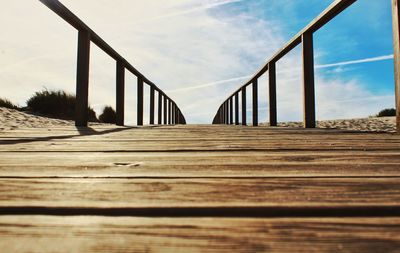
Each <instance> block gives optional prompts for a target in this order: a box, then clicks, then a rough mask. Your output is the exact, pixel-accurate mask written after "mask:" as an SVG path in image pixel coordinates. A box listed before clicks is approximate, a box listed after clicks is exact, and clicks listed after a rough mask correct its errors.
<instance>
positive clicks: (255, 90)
mask: <svg viewBox="0 0 400 253" xmlns="http://www.w3.org/2000/svg"><path fill="white" fill-rule="evenodd" d="M252 87H253V94H252V95H253V99H252V102H253V109H252V112H253V126H258V80H257V79H255V80H254V81H253V85H252Z"/></svg>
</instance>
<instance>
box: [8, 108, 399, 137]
mask: <svg viewBox="0 0 400 253" xmlns="http://www.w3.org/2000/svg"><path fill="white" fill-rule="evenodd" d="M73 125H74V122H73V121H71V120H60V119H52V118H46V117H41V116H37V115H33V114H29V113H25V112H20V111H17V110H13V109H7V108H3V107H0V131H2V130H12V129H17V128H27V127H28V128H30V127H32V128H39V127H47V128H48V127H54V126H73ZM90 125H101V124H99V123H90ZM261 125H268V124H261ZM279 126H282V127H289V126H290V127H302V123H301V122H286V123H279ZM318 127H319V128H337V129H344V130H356V131H373V132H395V131H396V121H395V117H382V118H376V117H370V118H362V119H344V120H325V121H318Z"/></svg>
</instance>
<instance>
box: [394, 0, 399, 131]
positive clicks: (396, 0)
mask: <svg viewBox="0 0 400 253" xmlns="http://www.w3.org/2000/svg"><path fill="white" fill-rule="evenodd" d="M392 12H393V15H392V16H393V47H394V67H395V68H394V69H395V71H394V77H395V96H396V126H397V133H399V134H400V60H399V59H400V5H399V0H392Z"/></svg>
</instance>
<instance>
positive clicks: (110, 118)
mask: <svg viewBox="0 0 400 253" xmlns="http://www.w3.org/2000/svg"><path fill="white" fill-rule="evenodd" d="M99 120H100V122H103V123H111V124H115V122H116V113H115V110H114V109H113V108H112V107H111V106H106V107H104V109H103V113H102V114H101V115H100V116H99Z"/></svg>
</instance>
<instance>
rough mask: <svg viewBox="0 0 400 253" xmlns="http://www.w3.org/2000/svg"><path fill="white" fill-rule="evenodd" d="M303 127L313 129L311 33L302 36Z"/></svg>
mask: <svg viewBox="0 0 400 253" xmlns="http://www.w3.org/2000/svg"><path fill="white" fill-rule="evenodd" d="M302 42H303V95H304V101H303V102H304V127H306V128H315V126H316V124H315V87H314V86H315V84H314V45H313V34H312V33H311V32H307V33H304V34H303V35H302Z"/></svg>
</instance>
